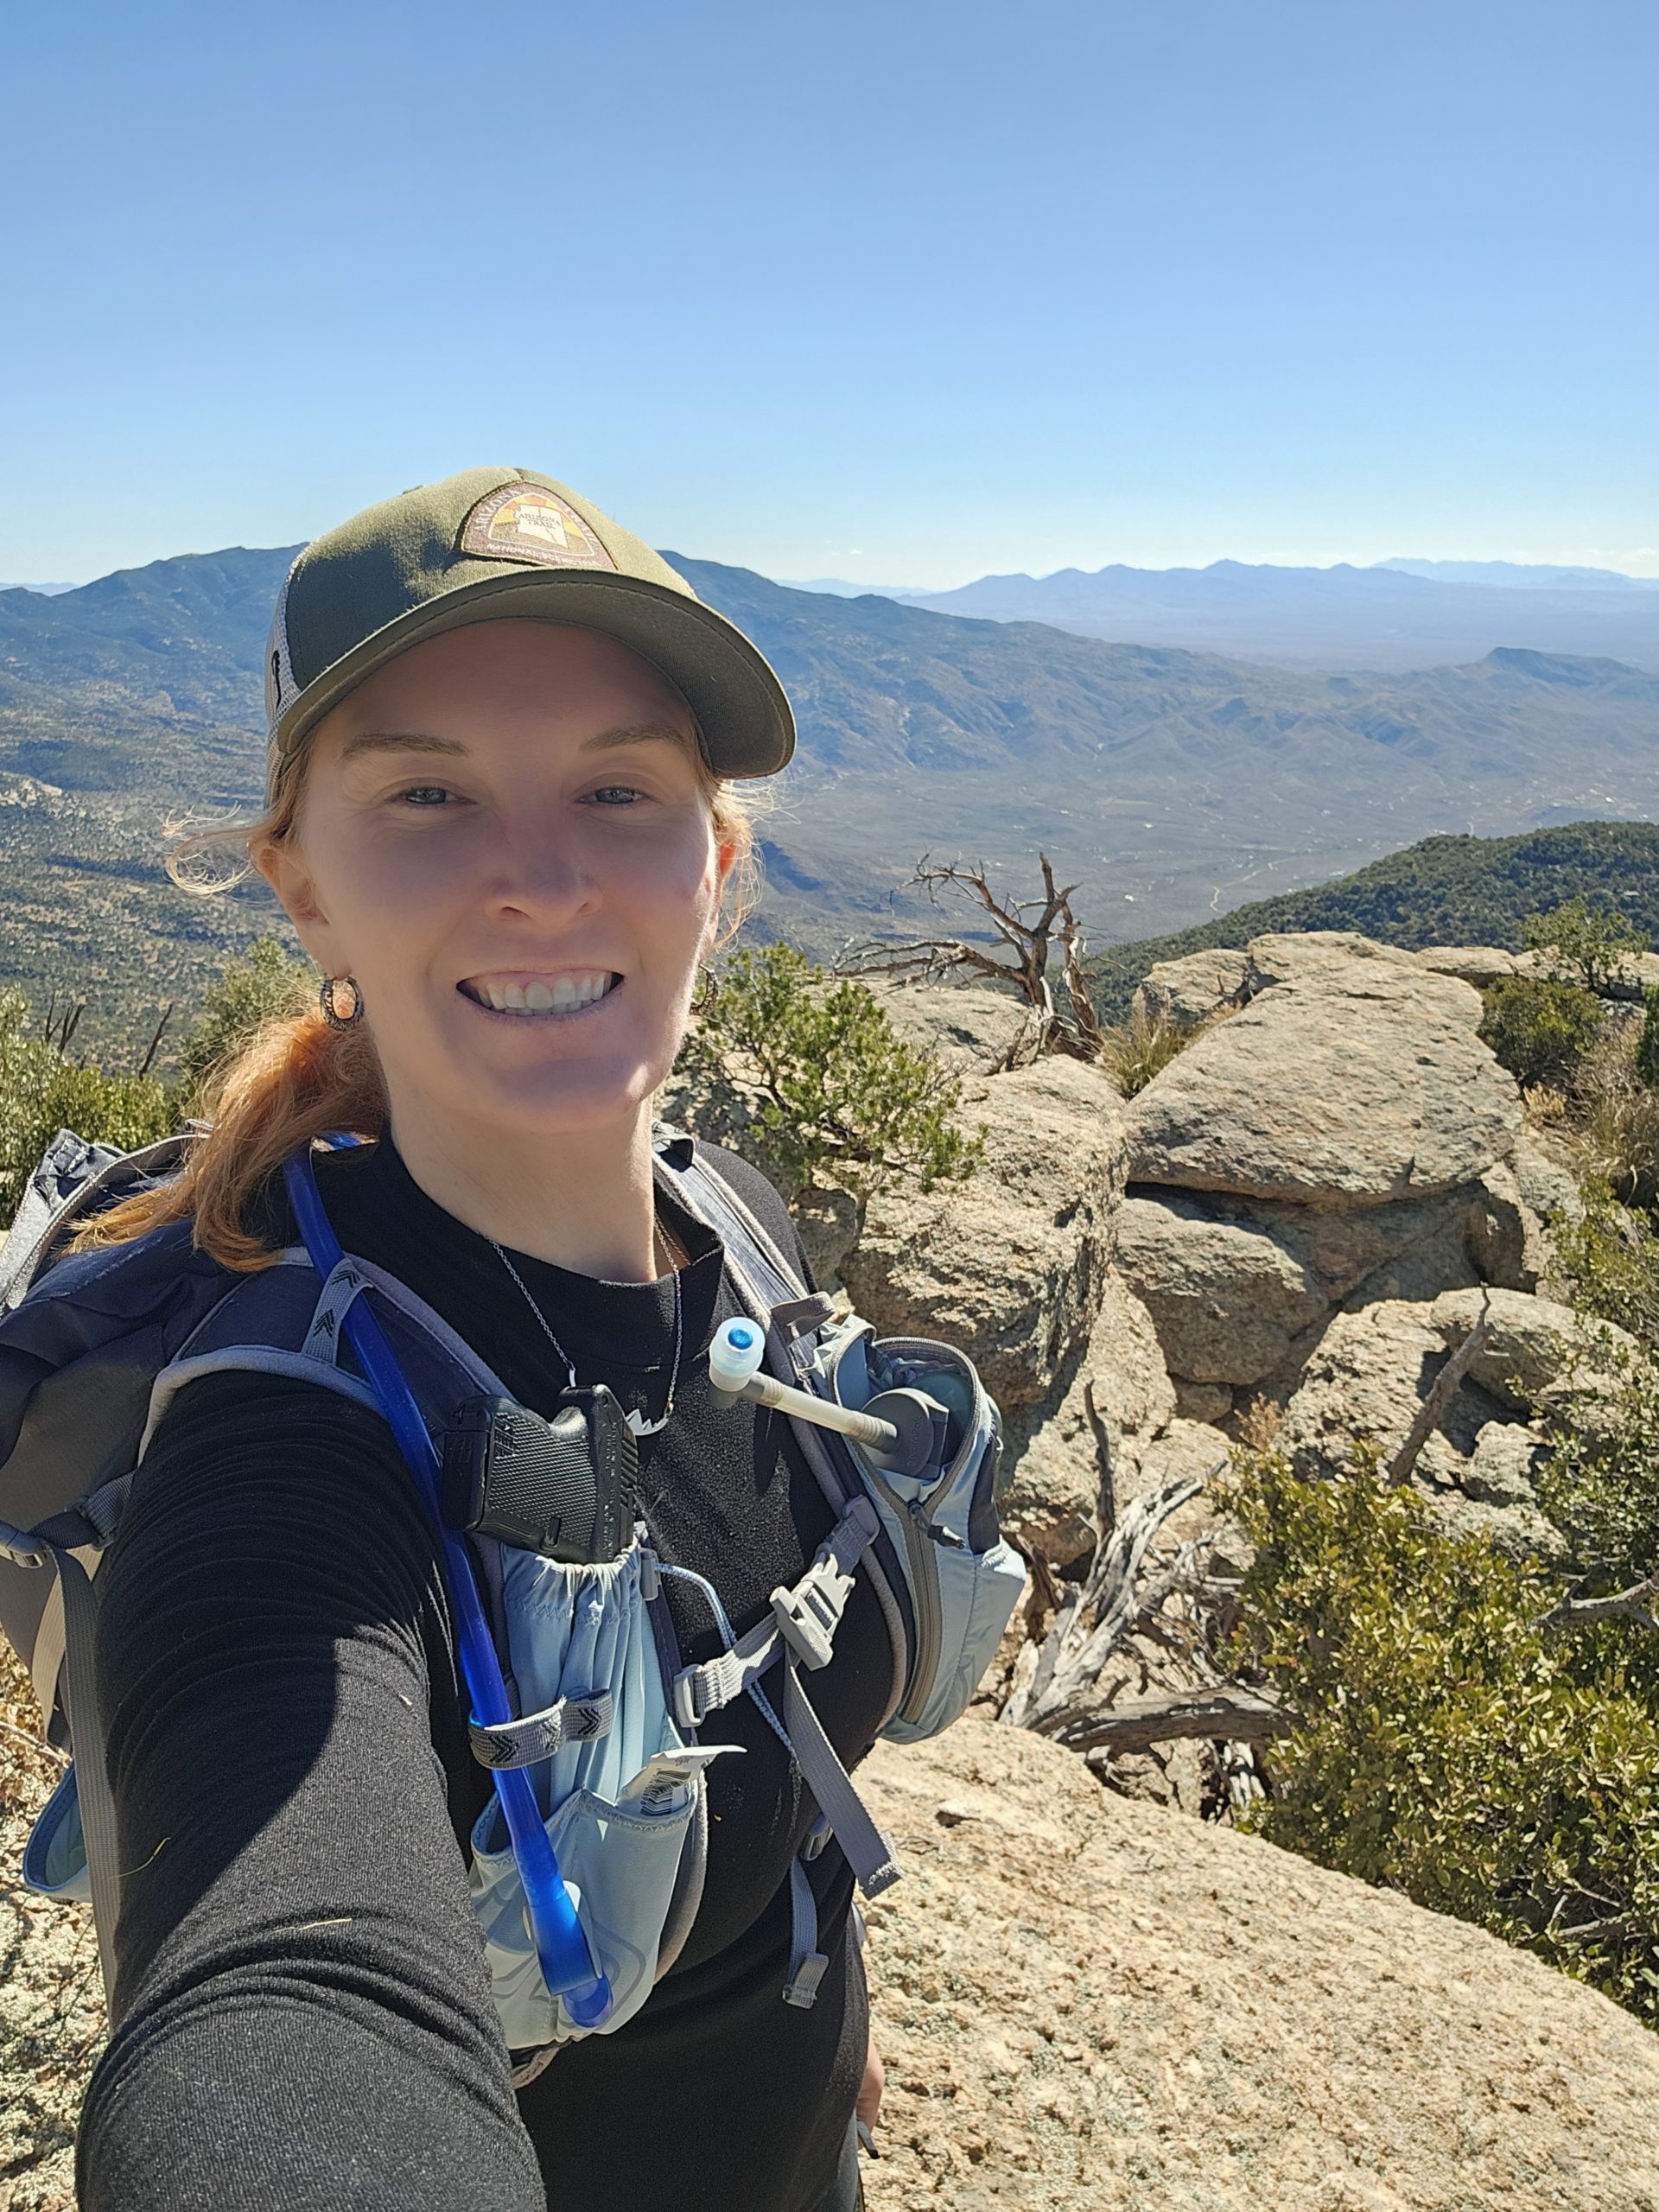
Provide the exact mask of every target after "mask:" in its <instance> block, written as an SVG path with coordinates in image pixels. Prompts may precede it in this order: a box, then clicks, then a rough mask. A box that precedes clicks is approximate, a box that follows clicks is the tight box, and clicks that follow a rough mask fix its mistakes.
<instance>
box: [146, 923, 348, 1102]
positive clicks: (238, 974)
mask: <svg viewBox="0 0 1659 2212" xmlns="http://www.w3.org/2000/svg"><path fill="white" fill-rule="evenodd" d="M316 995H317V977H316V971H315V969H314V968H313V967H312V965H311V963H310V962H309V961H307V960H295V959H291V958H290V957H289V954H288V953H287V952H286V951H285V950H284V949H283V945H282V944H280V943H279V941H278V940H277V938H274V937H265V938H260V939H259V940H258V942H257V944H251V945H250V946H249V948H248V950H247V951H246V953H245V955H244V956H243V957H242V958H241V959H239V960H232V962H231V963H229V965H228V966H227V967H226V969H225V970H224V973H223V974H222V975H221V976H219V981H218V982H216V983H214V984H213V985H212V986H211V987H210V988H208V989H207V991H206V992H204V994H203V995H202V1001H201V1007H200V1012H199V1013H198V1014H197V1016H196V1019H195V1020H194V1022H193V1023H192V1025H191V1027H190V1030H189V1033H188V1035H187V1036H186V1038H185V1039H184V1042H183V1043H182V1045H181V1046H180V1048H179V1077H180V1091H181V1096H183V1097H184V1098H185V1099H186V1100H187V1101H188V1100H189V1099H191V1098H193V1097H194V1095H195V1094H196V1092H197V1091H198V1090H200V1087H201V1085H202V1084H203V1083H204V1082H205V1081H206V1079H207V1077H208V1076H210V1075H211V1074H212V1073H213V1071H214V1069H215V1068H217V1067H219V1066H221V1065H223V1064H224V1062H225V1061H226V1060H227V1059H229V1058H231V1057H232V1054H234V1053H236V1052H239V1051H240V1050H241V1049H242V1047H243V1046H245V1044H246V1043H247V1041H248V1039H250V1038H251V1036H252V1035H253V1033H254V1032H255V1031H256V1030H257V1029H258V1028H259V1027H260V1026H261V1024H262V1023H264V1022H266V1021H272V1020H280V1019H281V1018H282V1017H283V1015H286V1014H301V1013H302V1012H303V1011H304V1010H305V1008H306V1007H308V1006H310V1005H312V1004H314V1003H315V999H316Z"/></svg>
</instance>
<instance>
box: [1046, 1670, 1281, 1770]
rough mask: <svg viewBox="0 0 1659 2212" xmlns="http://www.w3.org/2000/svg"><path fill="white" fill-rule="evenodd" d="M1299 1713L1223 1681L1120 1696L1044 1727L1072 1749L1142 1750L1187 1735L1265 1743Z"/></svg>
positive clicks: (1273, 1699)
mask: <svg viewBox="0 0 1659 2212" xmlns="http://www.w3.org/2000/svg"><path fill="white" fill-rule="evenodd" d="M1298 1717H1299V1716H1298V1715H1297V1714H1296V1713H1294V1712H1293V1711H1292V1710H1291V1709H1290V1707H1287V1706H1284V1705H1281V1703H1280V1702H1279V1700H1278V1699H1277V1698H1274V1697H1270V1696H1268V1694H1267V1693H1266V1692H1265V1691H1262V1690H1253V1689H1246V1688H1243V1686H1242V1685H1240V1684H1238V1683H1235V1682H1223V1683H1220V1684H1218V1685H1217V1686H1215V1687H1214V1688H1202V1689H1180V1690H1160V1691H1158V1692H1156V1693H1155V1694H1153V1695H1151V1696H1148V1697H1128V1698H1121V1699H1120V1700H1118V1702H1117V1703H1116V1705H1112V1706H1104V1707H1100V1708H1099V1709H1098V1710H1096V1711H1090V1710H1074V1711H1072V1712H1071V1713H1065V1714H1064V1715H1062V1716H1061V1718H1060V1719H1059V1720H1058V1723H1057V1724H1056V1726H1054V1727H1052V1728H1051V1729H1048V1730H1046V1731H1045V1733H1046V1734H1048V1735H1051V1736H1052V1738H1053V1739H1054V1741H1055V1742H1056V1743H1057V1744H1064V1745H1065V1746H1066V1748H1067V1750H1068V1751H1107V1752H1109V1753H1111V1754H1112V1755H1113V1756H1114V1757H1116V1756H1117V1755H1118V1754H1120V1753H1122V1752H1124V1751H1147V1750H1149V1749H1150V1748H1151V1746H1152V1745H1154V1744H1169V1743H1173V1742H1175V1741H1177V1740H1178V1739H1179V1738H1183V1737H1193V1736H1196V1737H1201V1738H1207V1739H1210V1740H1212V1741H1214V1742H1217V1743H1236V1744H1262V1743H1266V1742H1268V1740H1269V1738H1272V1737H1274V1736H1282V1735H1284V1734H1285V1733H1287V1731H1288V1730H1290V1729H1292V1728H1294V1726H1296V1723H1297V1719H1298Z"/></svg>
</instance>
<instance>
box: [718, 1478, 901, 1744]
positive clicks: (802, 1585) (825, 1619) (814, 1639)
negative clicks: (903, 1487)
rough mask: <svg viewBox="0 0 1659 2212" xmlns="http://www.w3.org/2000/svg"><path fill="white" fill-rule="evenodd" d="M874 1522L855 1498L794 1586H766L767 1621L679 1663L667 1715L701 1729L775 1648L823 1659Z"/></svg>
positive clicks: (771, 1659)
mask: <svg viewBox="0 0 1659 2212" xmlns="http://www.w3.org/2000/svg"><path fill="white" fill-rule="evenodd" d="M879 1526H880V1523H879V1522H878V1521H877V1519H876V1512H875V1508H874V1505H872V1504H871V1503H870V1501H869V1499H868V1497H862V1496H860V1497H855V1498H854V1500H853V1501H852V1503H850V1504H849V1507H848V1508H847V1510H846V1512H845V1513H844V1514H843V1515H842V1518H841V1519H840V1520H839V1521H838V1522H836V1525H835V1527H834V1528H833V1529H831V1530H830V1532H829V1535H828V1536H827V1537H826V1538H825V1539H824V1541H823V1544H822V1545H821V1546H820V1547H819V1548H818V1554H817V1558H816V1559H815V1560H813V1562H812V1564H811V1566H810V1567H808V1569H807V1571H806V1573H804V1575H803V1576H802V1577H801V1579H800V1580H799V1581H798V1583H797V1584H796V1585H795V1586H794V1588H793V1589H792V1590H777V1591H774V1592H773V1593H772V1618H770V1619H769V1620H763V1621H757V1622H756V1624H755V1625H754V1626H753V1628H752V1629H751V1630H749V1631H748V1633H747V1635H746V1636H743V1637H740V1638H739V1639H738V1641H737V1642H736V1643H734V1645H733V1646H732V1648H731V1649H730V1650H729V1651H722V1652H721V1655H720V1656H719V1657H718V1658H717V1659H709V1660H707V1661H705V1662H704V1663H703V1664H702V1666H700V1667H683V1668H682V1669H681V1670H680V1672H679V1673H678V1674H677V1675H676V1676H675V1678H674V1717H675V1719H677V1721H678V1722H679V1724H680V1726H681V1727H682V1728H696V1727H700V1726H702V1722H703V1721H704V1720H705V1719H707V1718H708V1716H709V1713H715V1712H718V1711H719V1709H720V1707H721V1706H724V1705H730V1704H731V1702H732V1700H733V1699H734V1698H738V1697H741V1696H742V1694H743V1693H744V1691H745V1690H747V1689H750V1688H753V1685H754V1684H755V1683H756V1682H758V1681H760V1677H761V1675H764V1674H765V1673H766V1670H767V1669H768V1668H769V1667H771V1666H772V1665H773V1664H774V1663H775V1662H776V1661H777V1659H778V1656H779V1652H781V1651H787V1652H789V1653H791V1655H792V1656H795V1657H798V1658H799V1659H801V1660H802V1661H804V1663H805V1664H806V1665H807V1666H809V1667H821V1666H823V1664H824V1663H825V1662H827V1660H828V1659H829V1654H830V1649H831V1648H832V1646H833V1644H834V1642H835V1634H836V1629H837V1628H838V1627H839V1626H840V1624H841V1616H842V1611H843V1609H844V1608H845V1605H846V1603H847V1599H848V1596H849V1593H850V1592H851V1590H852V1586H853V1582H852V1575H853V1569H854V1568H855V1567H856V1566H857V1565H858V1562H859V1560H861V1559H862V1558H863V1556H864V1554H865V1553H866V1551H868V1548H869V1546H870V1541H871V1539H872V1538H873V1537H874V1535H875V1532H876V1529H877V1528H878V1527H879Z"/></svg>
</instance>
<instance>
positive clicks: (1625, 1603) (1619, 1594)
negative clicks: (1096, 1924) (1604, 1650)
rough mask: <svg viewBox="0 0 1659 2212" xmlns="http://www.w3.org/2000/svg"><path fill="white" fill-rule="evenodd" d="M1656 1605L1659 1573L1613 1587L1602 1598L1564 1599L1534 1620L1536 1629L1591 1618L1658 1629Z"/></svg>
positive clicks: (1565, 1625) (1571, 1624) (1560, 1626)
mask: <svg viewBox="0 0 1659 2212" xmlns="http://www.w3.org/2000/svg"><path fill="white" fill-rule="evenodd" d="M1656 1605H1659V1574H1650V1575H1649V1577H1648V1578H1647V1580H1646V1581H1645V1582H1633V1583H1632V1584H1631V1585H1630V1588H1629V1589H1628V1590H1615V1591H1613V1592H1611V1593H1610V1594H1609V1595H1608V1596H1607V1597H1605V1598H1563V1599H1561V1600H1560V1603H1559V1604H1558V1605H1552V1606H1551V1607H1550V1609H1549V1611H1548V1612H1547V1613H1544V1614H1542V1615H1541V1616H1540V1618H1538V1619H1537V1620H1536V1621H1535V1622H1534V1624H1533V1625H1534V1627H1535V1628H1541V1629H1563V1628H1582V1627H1583V1626H1585V1624H1586V1623H1588V1622H1592V1621H1636V1622H1637V1623H1639V1624H1640V1625H1641V1626H1642V1627H1643V1628H1650V1629H1656V1630H1659V1619H1656V1618H1655V1615H1654V1608H1655V1606H1656Z"/></svg>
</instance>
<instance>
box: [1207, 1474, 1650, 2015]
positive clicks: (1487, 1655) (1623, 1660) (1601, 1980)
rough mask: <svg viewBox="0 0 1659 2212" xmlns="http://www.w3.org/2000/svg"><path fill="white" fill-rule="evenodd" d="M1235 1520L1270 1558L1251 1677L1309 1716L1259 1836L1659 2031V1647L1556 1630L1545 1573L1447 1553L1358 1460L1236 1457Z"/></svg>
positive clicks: (1249, 1593) (1474, 1548)
mask: <svg viewBox="0 0 1659 2212" xmlns="http://www.w3.org/2000/svg"><path fill="white" fill-rule="evenodd" d="M1223 1503H1224V1505H1225V1507H1226V1509H1227V1510H1230V1511H1231V1512H1233V1513H1234V1514H1236V1516H1238V1518H1239V1520H1240V1521H1241V1522H1242V1523H1243V1526H1244V1528H1245V1529H1246V1530H1247V1532H1248V1533H1249V1536H1250V1537H1251V1539H1252V1541H1254V1543H1255V1546H1256V1547H1257V1549H1256V1554H1255V1562H1254V1564H1253V1565H1252V1567H1251V1568H1250V1570H1249V1573H1248V1575H1247V1576H1246V1578H1245V1582H1244V1587H1243V1595H1242V1604H1243V1623H1244V1624H1243V1628H1242V1630H1240V1632H1239V1635H1240V1654H1239V1656H1240V1657H1241V1658H1242V1659H1243V1660H1244V1661H1246V1662H1247V1663H1249V1664H1250V1665H1252V1666H1254V1667H1255V1669H1258V1670H1259V1671H1260V1672H1261V1674H1262V1675H1265V1676H1266V1677H1267V1678H1268V1680H1269V1681H1272V1682H1274V1683H1275V1684H1277V1685H1278V1686H1280V1688H1281V1689H1282V1691H1283V1693H1284V1694H1285V1696H1286V1698H1287V1701H1288V1702H1290V1703H1291V1704H1293V1705H1294V1707H1295V1709H1296V1711H1297V1713H1299V1715H1300V1723H1299V1725H1298V1726H1296V1728H1295V1729H1294V1732H1292V1733H1291V1734H1290V1735H1288V1736H1287V1737H1286V1738H1281V1739H1280V1741H1279V1742H1278V1743H1277V1744H1276V1745H1274V1751H1273V1753H1272V1756H1271V1761H1270V1766H1271V1781H1272V1794H1271V1796H1269V1797H1268V1800H1267V1801H1266V1802H1265V1803H1264V1804H1263V1805H1262V1807H1261V1808H1260V1809H1259V1811H1258V1812H1257V1813H1256V1815H1255V1826H1256V1827H1258V1829H1259V1831H1260V1832H1261V1833H1262V1834H1265V1835H1266V1836H1267V1837H1268V1838H1269V1839H1270V1840H1272V1841H1273V1842H1274V1843H1277V1844H1281V1845H1282V1846H1284V1847H1286V1848H1287V1849H1289V1850H1292V1851H1295V1852H1299V1853H1301V1854H1302V1856H1304V1857H1305V1858H1308V1859H1313V1860H1314V1861H1315V1862H1316V1863H1317V1864H1319V1865H1320V1866H1330V1867H1333V1868H1335V1869H1336V1870H1337V1871H1338V1872H1342V1873H1345V1874H1351V1875H1353V1876H1356V1877H1357V1878H1358V1879H1359V1880H1361V1881H1364V1882H1370V1883H1374V1884H1378V1885H1383V1886H1385V1887H1388V1888H1390V1889H1395V1890H1399V1891H1403V1892H1404V1893H1405V1894H1406V1895H1407V1896H1408V1897H1413V1898H1414V1899H1415V1901H1416V1902H1417V1903H1418V1904H1422V1905H1426V1906H1427V1907H1429V1908H1430V1909H1431V1910H1433V1911H1437V1912H1445V1913H1451V1914H1452V1915H1454V1916H1457V1917H1458V1918H1459V1919H1463V1920H1469V1921H1472V1922H1475V1923H1477V1924H1478V1925H1479V1926H1481V1927H1484V1928H1487V1929H1491V1931H1492V1933H1493V1934H1495V1935H1497V1936H1503V1938H1504V1939H1505V1940H1506V1941H1508V1942H1512V1943H1516V1944H1519V1945H1522V1946H1523V1947H1524V1948H1527V1949H1529V1950H1532V1951H1535V1952H1536V1953H1538V1954H1539V1955H1540V1956H1541V1957H1542V1958H1544V1959H1546V1960H1547V1961H1548V1962H1549V1963H1550V1964H1551V1965H1552V1966H1554V1967H1559V1968H1560V1969H1561V1970H1562V1971H1563V1972H1565V1973H1567V1974H1573V1975H1575V1976H1577V1977H1579V1978H1580V1979H1581V1980H1586V1981H1589V1982H1591V1983H1592V1984H1593V1985H1594V1986H1596V1987H1597V1988H1599V1989H1601V1990H1603V1991H1605V1993H1607V1995H1609V1996H1610V1997H1613V1998H1615V1999H1618V2002H1620V2003H1621V2004H1624V2005H1628V2006H1630V2009H1631V2010H1632V2011H1634V2012H1637V2013H1638V2014H1639V2015H1641V2016H1642V2017H1643V2018H1645V2019H1647V2020H1648V2021H1649V2022H1650V2023H1652V2024H1655V2025H1659V1694H1656V1681H1655V1675H1654V1667H1653V1661H1652V1654H1651V1648H1650V1647H1651V1646H1652V1644H1654V1643H1659V1638H1654V1637H1650V1636H1649V1632H1648V1631H1646V1630H1642V1629H1640V1628H1638V1627H1637V1626H1635V1625H1633V1624H1630V1623H1611V1624H1604V1625H1601V1626H1598V1627H1595V1628H1593V1629H1588V1630H1586V1629H1577V1630H1569V1631H1567V1632H1566V1633H1554V1632H1552V1631H1550V1630H1546V1629H1545V1628H1543V1627H1542V1626H1541V1625H1540V1623H1541V1617H1542V1616H1543V1615H1544V1614H1545V1613H1547V1612H1548V1611H1549V1610H1550V1608H1551V1606H1552V1605H1553V1604H1554V1601H1555V1599H1556V1597H1557V1596H1558V1594H1559V1592H1558V1589H1557V1587H1556V1586H1555V1584H1554V1581H1553V1580H1552V1578H1551V1577H1550V1575H1549V1574H1548V1573H1547V1572H1546V1571H1545V1570H1544V1569H1542V1568H1541V1567H1521V1566H1516V1565H1514V1564H1512V1563H1511V1562H1510V1561H1509V1560H1506V1559H1505V1558H1504V1557H1503V1555H1502V1554H1499V1553H1498V1552H1497V1550H1496V1549H1495V1548H1494V1547H1493V1546H1492V1545H1491V1543H1490V1542H1488V1541H1486V1540H1484V1539H1483V1538H1478V1537H1463V1538H1458V1539H1455V1540H1448V1538H1447V1537H1446V1535H1444V1534H1443V1533H1442V1530H1441V1529H1440V1525H1439V1524H1438V1523H1437V1522H1436V1521H1435V1518H1434V1516H1433V1510H1432V1508H1431V1507H1430V1506H1429V1505H1428V1504H1427V1503H1426V1502H1425V1501H1423V1500H1422V1499H1421V1498H1419V1497H1416V1496H1415V1495H1414V1493H1413V1492H1412V1491H1409V1490H1408V1489H1399V1488H1390V1487H1388V1486H1387V1485H1386V1484H1384V1482H1383V1480H1382V1479H1381V1478H1380V1475H1379V1472H1378V1462H1377V1457H1376V1453H1375V1452H1370V1451H1368V1450H1365V1449H1363V1448H1362V1449H1361V1450H1360V1451H1358V1452H1357V1453H1356V1455H1355V1463H1354V1465H1353V1468H1352V1470H1351V1471H1350V1472H1348V1473H1346V1474H1344V1475H1343V1476H1341V1477H1339V1478H1337V1479H1334V1480H1328V1481H1317V1480H1316V1481H1305V1480H1302V1479H1301V1478H1299V1477H1298V1476H1297V1475H1296V1474H1295V1472H1294V1471H1293V1469H1292V1468H1291V1466H1290V1465H1289V1463H1288V1462H1287V1460H1286V1459H1283V1458H1281V1457H1280V1456H1278V1455H1276V1454H1274V1453H1273V1452H1263V1453H1255V1454H1248V1455H1246V1454H1241V1455H1240V1457H1239V1459H1238V1460H1237V1462H1236V1466H1235V1471H1234V1475H1233V1478H1232V1481H1231V1484H1230V1487H1229V1489H1228V1491H1227V1492H1226V1494H1225V1496H1224V1499H1223Z"/></svg>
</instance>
